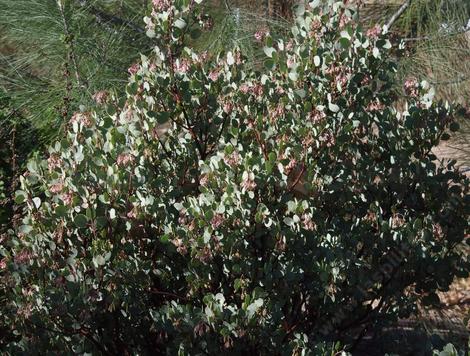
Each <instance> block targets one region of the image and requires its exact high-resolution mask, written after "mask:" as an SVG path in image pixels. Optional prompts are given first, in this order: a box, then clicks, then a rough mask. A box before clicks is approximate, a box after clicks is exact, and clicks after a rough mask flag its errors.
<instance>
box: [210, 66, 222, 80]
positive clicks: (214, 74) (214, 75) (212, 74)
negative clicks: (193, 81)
mask: <svg viewBox="0 0 470 356" xmlns="http://www.w3.org/2000/svg"><path fill="white" fill-rule="evenodd" d="M219 76H220V72H219V70H218V69H214V70H212V71H211V72H210V73H209V79H210V80H212V81H213V82H215V81H217V79H219Z"/></svg>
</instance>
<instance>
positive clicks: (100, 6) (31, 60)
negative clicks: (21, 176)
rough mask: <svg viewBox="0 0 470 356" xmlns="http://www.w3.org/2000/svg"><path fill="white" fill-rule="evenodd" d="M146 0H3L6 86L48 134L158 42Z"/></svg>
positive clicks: (0, 17) (43, 136) (0, 76)
mask: <svg viewBox="0 0 470 356" xmlns="http://www.w3.org/2000/svg"><path fill="white" fill-rule="evenodd" d="M147 2H148V1H146V0H123V1H111V2H109V1H87V0H57V1H52V0H14V1H13V0H0V8H1V9H2V11H1V12H0V25H1V34H2V35H3V37H2V38H1V43H2V48H1V51H0V68H1V69H0V86H2V87H3V88H4V89H5V90H6V91H7V92H8V94H9V95H10V97H11V100H12V105H13V106H14V107H15V108H16V109H17V110H19V111H20V112H21V113H22V114H23V115H24V116H25V117H26V118H27V119H28V120H29V121H30V122H31V124H32V127H34V128H36V129H37V130H39V134H40V140H41V141H48V140H49V139H50V138H51V137H52V136H54V135H57V133H58V132H59V131H58V129H59V128H60V127H62V125H63V123H64V122H66V121H67V120H68V118H70V117H71V115H72V114H73V112H74V111H77V110H79V108H80V107H79V105H87V103H89V102H90V101H91V99H92V95H93V94H94V93H95V92H97V91H99V90H103V89H106V90H112V89H116V88H120V87H122V85H121V84H122V83H123V81H125V78H126V76H127V68H128V67H129V66H130V65H131V64H132V62H133V61H135V60H137V59H138V56H139V53H145V52H147V51H148V50H149V49H150V48H151V42H150V41H149V40H148V39H147V38H146V36H145V29H144V28H143V25H141V23H142V24H143V22H142V20H141V19H142V17H143V14H144V13H145V11H146V10H147V8H148V4H147Z"/></svg>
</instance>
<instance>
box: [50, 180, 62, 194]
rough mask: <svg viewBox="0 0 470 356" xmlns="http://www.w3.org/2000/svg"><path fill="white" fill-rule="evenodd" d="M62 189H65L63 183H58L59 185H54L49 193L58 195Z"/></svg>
mask: <svg viewBox="0 0 470 356" xmlns="http://www.w3.org/2000/svg"><path fill="white" fill-rule="evenodd" d="M62 189H64V183H62V182H58V183H54V184H53V185H52V186H51V187H50V189H49V191H50V192H51V193H52V194H58V193H60V192H61V191H62Z"/></svg>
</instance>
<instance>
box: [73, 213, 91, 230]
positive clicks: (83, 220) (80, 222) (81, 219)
mask: <svg viewBox="0 0 470 356" xmlns="http://www.w3.org/2000/svg"><path fill="white" fill-rule="evenodd" d="M73 222H74V223H75V226H77V227H78V228H81V229H83V228H85V227H87V224H88V219H87V217H86V216H85V215H83V214H78V215H77V216H75V219H74V220H73Z"/></svg>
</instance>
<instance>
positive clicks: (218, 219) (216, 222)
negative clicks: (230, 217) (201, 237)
mask: <svg viewBox="0 0 470 356" xmlns="http://www.w3.org/2000/svg"><path fill="white" fill-rule="evenodd" d="M224 221H225V218H224V216H223V215H222V214H215V215H214V217H213V218H212V219H211V226H212V228H213V229H214V230H217V229H218V227H219V226H220V225H222V224H223V223H224Z"/></svg>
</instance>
